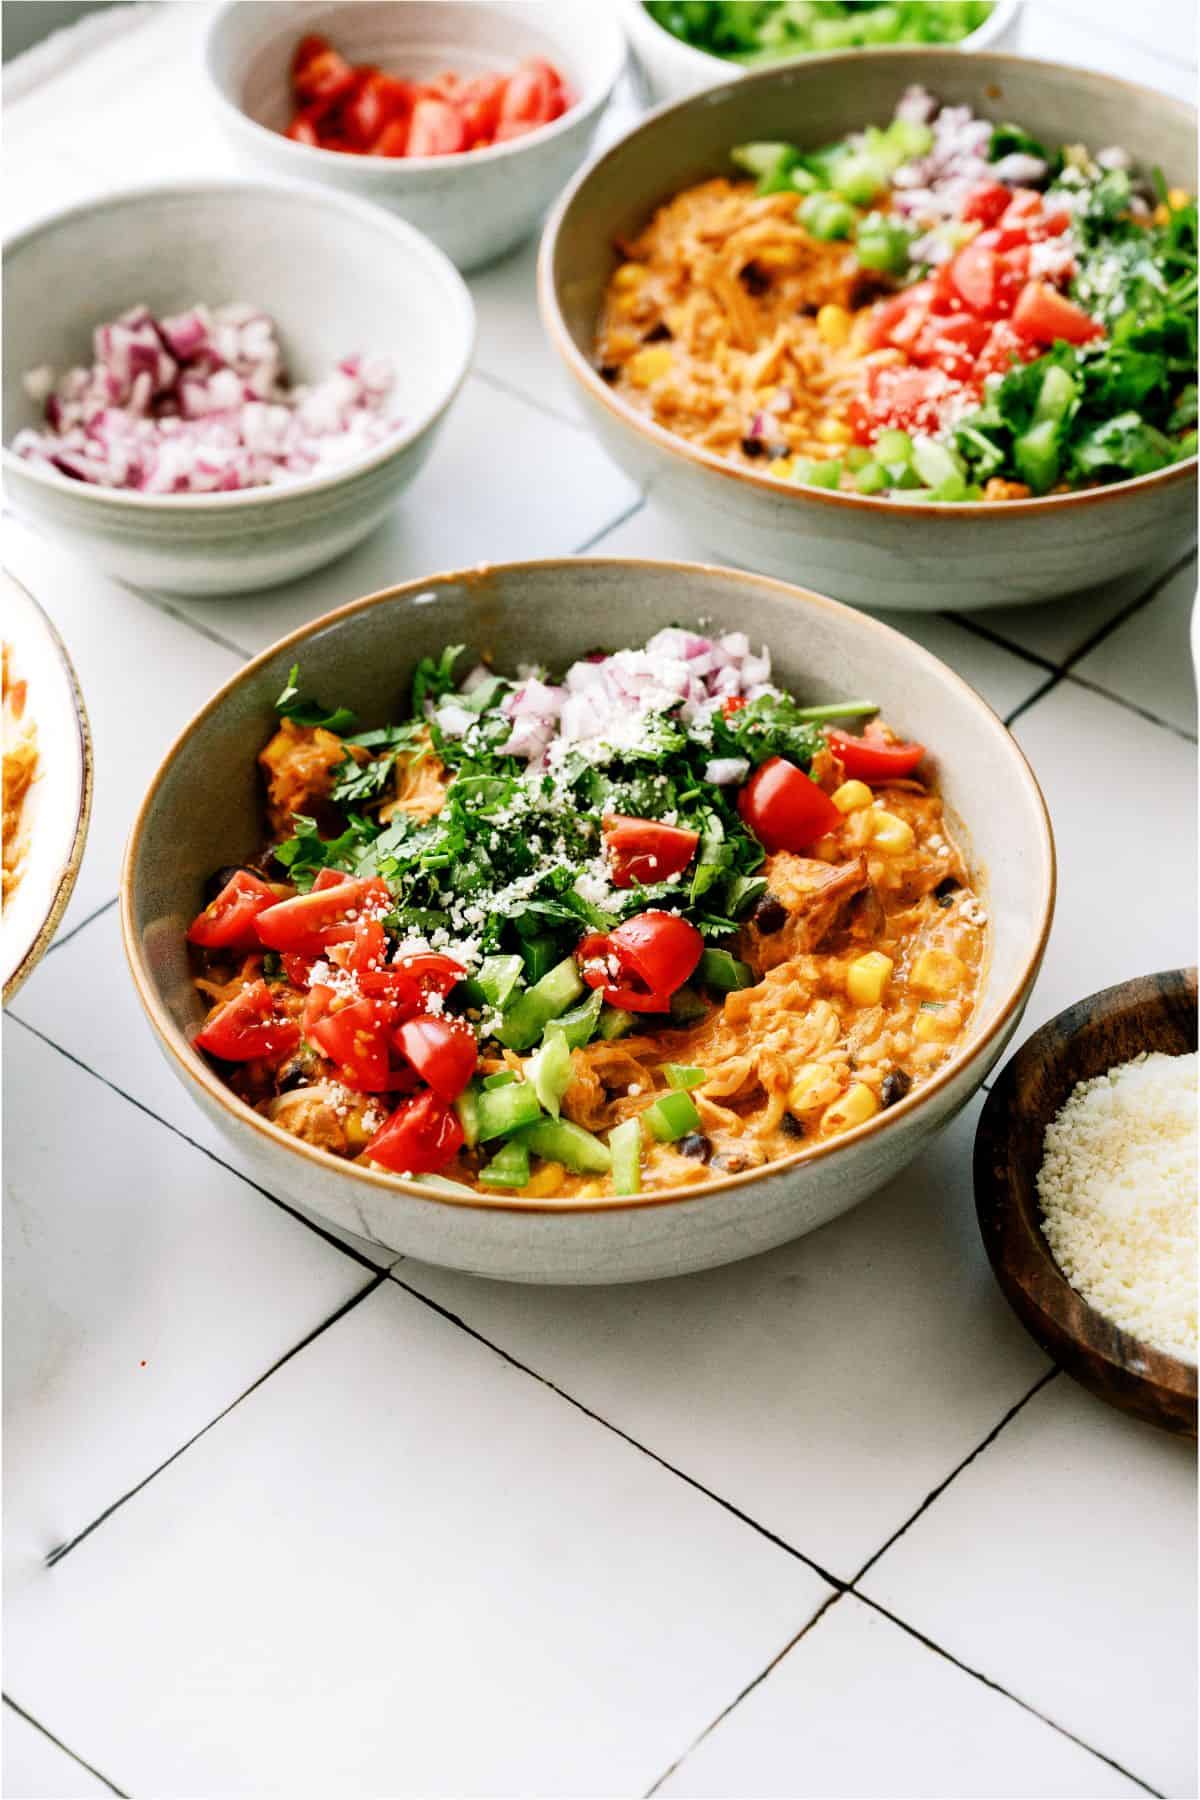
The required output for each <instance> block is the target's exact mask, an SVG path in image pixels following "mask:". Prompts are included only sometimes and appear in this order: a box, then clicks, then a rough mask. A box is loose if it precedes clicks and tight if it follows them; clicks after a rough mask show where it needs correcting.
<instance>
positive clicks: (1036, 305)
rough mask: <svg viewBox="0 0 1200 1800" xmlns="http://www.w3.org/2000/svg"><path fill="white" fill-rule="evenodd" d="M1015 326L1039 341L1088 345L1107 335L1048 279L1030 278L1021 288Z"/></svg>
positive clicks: (1014, 310) (1027, 335)
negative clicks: (1033, 279) (1057, 290)
mask: <svg viewBox="0 0 1200 1800" xmlns="http://www.w3.org/2000/svg"><path fill="white" fill-rule="evenodd" d="M1013 326H1014V328H1015V329H1016V330H1017V331H1019V332H1020V334H1021V336H1022V337H1026V338H1030V339H1032V340H1033V342H1034V343H1038V344H1054V343H1066V344H1088V343H1091V341H1092V339H1093V338H1098V337H1103V336H1104V327H1103V325H1101V324H1100V323H1099V321H1098V320H1096V319H1093V318H1090V317H1089V316H1088V314H1087V313H1085V312H1084V310H1083V308H1082V307H1080V306H1076V305H1075V303H1074V301H1072V300H1068V299H1066V297H1065V296H1064V295H1062V294H1059V293H1056V292H1055V290H1054V289H1053V288H1052V287H1047V285H1046V283H1045V282H1044V281H1028V282H1026V284H1025V286H1024V287H1023V288H1022V289H1021V293H1020V296H1019V298H1018V300H1017V304H1016V306H1015V307H1014V309H1013Z"/></svg>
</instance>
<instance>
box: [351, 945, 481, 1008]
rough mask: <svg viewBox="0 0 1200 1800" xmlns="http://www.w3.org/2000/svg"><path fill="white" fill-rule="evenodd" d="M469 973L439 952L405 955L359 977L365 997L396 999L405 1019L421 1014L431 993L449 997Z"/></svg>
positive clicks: (431, 951)
mask: <svg viewBox="0 0 1200 1800" xmlns="http://www.w3.org/2000/svg"><path fill="white" fill-rule="evenodd" d="M465 974H466V970H465V969H464V968H463V966H462V964H461V963H456V962H455V961H454V959H453V958H452V957H449V956H442V955H440V954H439V953H438V952H437V951H436V950H425V951H422V952H421V953H420V954H419V955H414V956H403V957H401V959H400V961H399V962H394V963H388V965H387V967H386V968H383V969H370V970H368V971H367V972H366V973H364V974H362V975H360V976H359V978H358V985H359V987H360V988H361V989H362V991H363V993H364V994H373V995H375V996H377V997H381V996H386V997H387V998H388V999H390V1000H394V1001H395V1002H396V1004H397V1006H398V1007H399V1008H400V1009H401V1011H402V1013H403V1014H404V1016H405V1017H407V1016H408V1015H410V1014H411V1013H415V1012H420V1011H421V1009H422V1007H423V1006H425V1004H426V1002H427V1001H428V998H429V996H430V994H441V995H443V996H445V995H446V994H448V993H449V992H450V990H451V988H453V987H456V986H457V985H458V983H459V982H460V981H461V980H462V979H463V977H464V976H465Z"/></svg>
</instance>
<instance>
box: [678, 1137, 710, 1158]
mask: <svg viewBox="0 0 1200 1800" xmlns="http://www.w3.org/2000/svg"><path fill="white" fill-rule="evenodd" d="M675 1148H676V1149H677V1150H678V1152H679V1154H680V1156H692V1157H695V1159H696V1161H697V1162H705V1163H706V1162H707V1161H708V1159H709V1157H710V1156H711V1155H712V1144H711V1142H710V1141H709V1139H708V1138H706V1137H705V1135H704V1133H703V1132H702V1131H689V1132H688V1134H687V1136H686V1137H681V1138H680V1139H679V1141H678V1143H677V1144H676V1145H675Z"/></svg>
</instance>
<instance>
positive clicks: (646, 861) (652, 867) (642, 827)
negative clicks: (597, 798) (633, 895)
mask: <svg viewBox="0 0 1200 1800" xmlns="http://www.w3.org/2000/svg"><path fill="white" fill-rule="evenodd" d="M699 842H700V833H699V832H698V831H684V830H683V829H682V827H680V826H678V825H663V824H661V823H660V822H659V821H658V820H656V819H629V818H626V817H624V815H622V814H620V813H610V814H609V815H608V817H607V818H606V819H605V821H604V848H605V851H606V853H607V856H608V863H609V867H610V869H611V870H612V879H613V886H614V887H618V888H629V887H634V886H636V885H637V884H638V883H639V882H640V883H641V884H642V886H643V887H648V886H649V885H650V884H651V883H652V882H655V881H669V880H670V879H671V877H672V875H682V874H683V871H684V870H685V869H686V868H687V866H688V864H689V863H690V862H691V860H692V858H693V856H694V855H695V854H696V845H697V844H698V843H699Z"/></svg>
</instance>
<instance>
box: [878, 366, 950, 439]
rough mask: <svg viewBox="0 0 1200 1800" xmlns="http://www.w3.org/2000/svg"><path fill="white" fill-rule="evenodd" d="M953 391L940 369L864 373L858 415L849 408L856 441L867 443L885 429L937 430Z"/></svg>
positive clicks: (900, 369) (904, 369)
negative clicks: (856, 425)
mask: <svg viewBox="0 0 1200 1800" xmlns="http://www.w3.org/2000/svg"><path fill="white" fill-rule="evenodd" d="M955 391H956V389H955V385H954V383H953V382H951V380H950V379H949V377H948V376H947V375H945V374H943V372H942V370H941V369H908V368H887V369H879V368H875V369H870V370H868V372H867V394H866V400H865V403H860V410H859V411H858V412H854V409H852V416H853V417H854V418H855V419H856V420H857V421H859V422H860V429H859V434H858V435H859V441H860V442H861V443H871V442H872V441H873V439H874V438H875V436H876V434H877V433H878V432H880V431H882V430H883V429H884V428H885V427H886V426H892V427H894V428H895V429H896V430H898V431H910V432H912V431H920V432H935V431H937V429H938V427H939V425H940V423H941V408H942V406H943V405H944V403H945V402H946V400H947V399H948V398H950V396H951V395H952V394H953V393H954V392H955ZM864 432H865V435H863V433H864Z"/></svg>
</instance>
